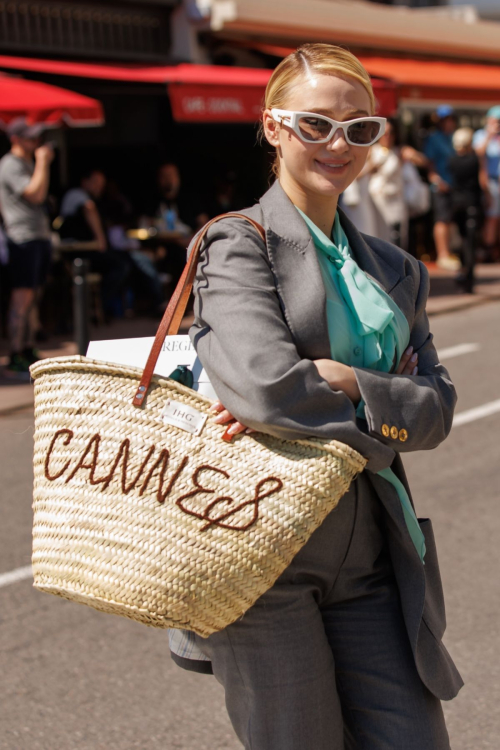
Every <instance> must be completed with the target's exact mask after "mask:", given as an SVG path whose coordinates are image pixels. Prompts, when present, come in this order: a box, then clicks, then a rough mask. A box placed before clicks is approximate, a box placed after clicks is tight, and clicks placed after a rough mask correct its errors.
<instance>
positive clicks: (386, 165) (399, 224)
mask: <svg viewBox="0 0 500 750" xmlns="http://www.w3.org/2000/svg"><path fill="white" fill-rule="evenodd" d="M369 166H370V169H371V178H370V185H369V192H370V195H371V197H372V199H373V202H374V203H375V205H376V206H377V208H378V210H379V211H380V213H381V214H382V217H383V219H384V221H385V223H386V224H387V226H388V228H389V235H390V241H391V242H393V243H394V244H395V245H398V246H399V247H403V246H404V247H406V236H407V228H408V227H407V223H408V211H407V207H406V203H405V195H404V187H405V186H404V178H403V162H402V160H401V157H400V154H399V149H397V148H396V141H395V131H394V125H393V124H392V123H391V122H387V123H386V126H385V132H384V134H383V135H382V136H381V137H380V139H379V140H378V142H377V143H375V145H374V146H373V148H372V149H371V152H370V158H369Z"/></svg>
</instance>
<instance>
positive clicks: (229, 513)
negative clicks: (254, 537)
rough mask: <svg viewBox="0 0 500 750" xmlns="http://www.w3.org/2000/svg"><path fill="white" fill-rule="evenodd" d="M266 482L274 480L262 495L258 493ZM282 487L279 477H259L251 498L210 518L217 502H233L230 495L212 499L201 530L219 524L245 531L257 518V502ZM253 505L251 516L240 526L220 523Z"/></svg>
mask: <svg viewBox="0 0 500 750" xmlns="http://www.w3.org/2000/svg"><path fill="white" fill-rule="evenodd" d="M267 482H275V483H276V484H275V486H274V487H273V488H272V489H270V490H268V491H267V492H264V493H263V494H262V495H261V494H260V489H261V487H263V486H264V485H265V484H266V483H267ZM282 488H283V482H282V481H281V479H277V478H276V477H266V478H265V479H261V481H260V482H258V484H257V486H256V488H255V494H254V496H253V498H252V500H247V501H246V502H244V503H240V504H239V505H237V506H236V508H232V509H231V510H228V511H227V512H226V513H224V514H223V515H222V516H218V517H217V518H210V511H211V510H212V508H214V507H215V506H216V505H217V504H218V503H219V502H222V501H224V502H227V503H228V505H230V504H231V503H232V502H233V499H232V498H231V497H220V498H217V499H216V500H213V501H212V502H211V503H209V504H208V505H207V507H206V508H205V513H204V517H205V518H207V519H208V523H207V524H205V526H202V527H201V531H206V529H209V528H210V526H213V525H214V524H215V525H216V526H220V527H221V528H223V529H232V530H233V531H246V530H247V529H249V528H250V527H251V526H253V525H254V523H256V522H257V520H258V518H259V503H260V501H261V500H263V499H264V498H265V497H270V496H271V495H274V493H275V492H279V491H280V490H281V489H282ZM252 504H253V506H254V510H253V516H252V518H251V519H250V521H248V522H247V523H246V524H243V525H242V526H235V525H232V524H229V523H222V521H224V520H225V519H226V518H229V517H230V516H233V515H234V514H235V513H238V511H240V510H241V509H242V508H245V507H246V506H247V505H252Z"/></svg>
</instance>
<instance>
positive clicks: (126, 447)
mask: <svg viewBox="0 0 500 750" xmlns="http://www.w3.org/2000/svg"><path fill="white" fill-rule="evenodd" d="M155 447H156V446H154V445H152V446H151V447H150V448H149V450H148V452H147V453H146V458H145V459H144V460H143V462H142V463H141V465H140V466H139V469H138V471H137V474H136V475H135V477H134V479H132V481H131V482H130V483H129V484H127V471H128V461H129V457H130V440H129V439H128V438H125V440H123V441H122V443H121V444H120V447H119V449H118V453H117V454H116V458H115V460H114V462H113V465H112V466H111V469H110V471H109V474H108V475H107V476H105V477H103V478H102V479H101V480H99V481H101V482H102V483H103V485H102V489H103V490H105V489H107V488H108V487H109V485H110V483H111V481H112V479H113V476H114V474H115V471H116V469H117V467H118V465H119V463H120V461H122V471H121V487H122V492H123V494H124V495H128V493H129V492H130V490H133V489H134V487H135V486H136V484H137V482H138V481H139V479H140V478H141V475H142V472H143V471H144V469H145V468H146V464H147V463H148V461H149V459H150V458H151V456H152V455H153V453H154V451H155ZM122 459H123V460H122Z"/></svg>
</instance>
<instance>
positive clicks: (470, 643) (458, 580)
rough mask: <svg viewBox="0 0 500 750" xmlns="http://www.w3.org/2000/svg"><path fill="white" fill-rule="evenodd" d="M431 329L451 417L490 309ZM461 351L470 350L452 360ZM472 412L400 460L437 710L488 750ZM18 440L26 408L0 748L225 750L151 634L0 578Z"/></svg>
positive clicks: (468, 743)
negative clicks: (446, 689) (446, 673)
mask: <svg viewBox="0 0 500 750" xmlns="http://www.w3.org/2000/svg"><path fill="white" fill-rule="evenodd" d="M432 322H433V329H434V333H435V339H436V345H437V346H438V349H439V350H440V351H444V353H445V355H447V356H446V357H445V358H444V360H443V361H444V362H445V363H446V364H447V366H448V367H449V369H450V371H451V373H452V376H453V378H454V381H455V383H456V385H457V389H458V392H459V404H458V409H457V412H458V413H463V412H468V410H470V409H473V408H474V407H479V406H481V405H484V404H490V403H492V402H495V401H498V399H500V383H499V378H498V373H499V371H500V304H498V303H494V304H489V305H484V306H482V307H478V308H476V309H473V310H468V311H464V312H457V313H453V314H450V315H446V316H442V317H438V318H434V319H433V321H432ZM463 344H475V345H476V346H479V348H478V349H477V350H476V351H470V347H469V351H467V347H465V350H466V351H464V352H463V353H462V354H459V353H457V350H456V348H455V347H457V346H458V345H463ZM450 347H452V349H451V350H450ZM458 351H459V350H458ZM453 354H454V356H450V355H453ZM473 417H474V414H472V415H471V421H469V422H466V423H464V424H460V425H458V426H456V427H454V428H453V430H452V433H451V436H450V437H449V439H448V440H447V441H446V443H444V444H443V445H442V446H440V447H439V448H438V449H437V450H435V451H433V452H431V453H424V452H420V453H416V454H412V455H410V456H408V457H407V459H406V461H405V463H406V466H407V469H408V474H409V478H410V484H411V486H412V488H413V494H414V497H415V501H416V503H417V508H418V513H419V515H420V516H431V517H432V519H433V522H434V529H435V534H436V538H437V542H438V549H439V553H440V561H441V568H442V574H443V579H444V585H445V594H446V600H447V611H448V630H447V637H446V643H447V645H448V648H449V649H450V651H451V652H452V654H453V656H454V657H455V660H456V661H457V663H458V665H459V668H460V670H461V671H462V674H463V676H464V678H465V681H466V686H465V688H464V689H463V690H462V692H461V693H460V695H459V697H458V698H457V699H456V700H454V701H453V702H451V703H449V704H446V705H445V711H446V716H447V720H448V726H449V730H450V734H451V738H452V748H453V750H497V748H498V747H499V742H500V741H499V737H500V709H499V706H500V687H499V686H500V661H499V658H498V654H499V651H500V643H499V641H500V635H499V634H500V628H499V616H500V600H499V586H498V578H499V576H498V573H499V569H498V555H497V550H498V547H499V545H500V508H499V499H500V497H499V495H500V488H499V484H500V483H499V448H498V446H499V443H500V412H499V411H497V412H496V414H495V413H492V414H491V415H489V416H484V417H482V418H475V419H474V418H473ZM32 435H33V415H32V413H31V412H30V411H26V412H21V413H17V414H16V415H11V416H9V417H3V418H0V513H1V519H2V520H1V525H0V651H1V664H2V666H1V682H0V750H73V749H78V750H100V749H101V748H102V749H104V748H106V750H132V748H140V749H141V750H143V749H145V748H148V750H160V749H161V750H238V748H240V745H239V743H238V742H237V740H236V739H235V737H234V735H233V732H232V729H231V727H230V724H229V721H228V719H227V717H226V714H225V709H224V696H223V692H222V689H221V688H220V686H219V685H218V684H217V683H216V682H215V680H214V679H213V678H212V677H208V676H202V675H195V674H190V673H186V672H183V671H182V670H179V669H178V668H177V667H176V666H175V665H174V664H173V663H172V662H171V661H170V658H169V655H168V649H167V637H166V634H165V633H164V632H163V631H157V630H152V629H150V628H146V627H144V626H142V625H136V624H134V623H132V622H130V621H128V620H125V619H123V618H119V617H114V616H111V615H104V614H101V613H98V612H94V611H93V610H91V609H90V608H87V607H82V606H79V605H76V604H73V603H70V602H66V601H63V600H61V599H58V598H56V597H51V596H48V595H46V594H41V593H39V592H37V591H36V590H34V589H33V588H32V585H31V581H30V580H29V579H24V580H19V581H17V582H12V583H10V584H8V585H6V584H5V583H2V580H3V581H5V579H2V574H4V573H7V572H9V571H15V570H18V569H19V568H22V567H24V566H26V565H28V564H29V562H30V532H31V451H32ZM304 750H314V748H304ZM394 750H404V749H400V748H397V749H396V748H395V749H394ZM436 750H440V749H438V748H436Z"/></svg>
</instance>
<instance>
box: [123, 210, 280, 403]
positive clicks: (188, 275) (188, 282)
mask: <svg viewBox="0 0 500 750" xmlns="http://www.w3.org/2000/svg"><path fill="white" fill-rule="evenodd" d="M226 218H236V219H244V220H245V221H248V222H249V223H250V224H251V225H252V226H253V227H254V229H256V230H257V232H258V233H259V234H260V236H261V238H262V240H263V242H264V244H265V243H266V232H265V230H264V227H262V226H261V225H260V224H259V223H258V222H256V221H254V220H253V219H250V218H249V217H248V216H245V215H244V214H238V213H227V214H221V215H220V216H216V217H215V218H214V219H212V220H211V221H209V222H208V223H207V224H205V226H204V227H203V229H202V230H201V231H200V233H199V234H198V236H197V237H196V241H195V243H194V245H193V249H192V250H191V253H190V255H189V259H188V261H187V263H186V267H185V268H184V271H183V273H182V276H181V278H180V279H179V283H178V284H177V287H176V288H175V292H174V293H173V295H172V297H171V298H170V301H169V303H168V306H167V309H166V310H165V314H164V315H163V318H162V319H161V322H160V325H159V326H158V330H157V332H156V336H155V340H154V342H153V346H152V347H151V351H150V353H149V357H148V361H147V362H146V367H145V368H144V372H143V373H142V378H141V382H140V384H139V387H138V389H137V391H136V394H135V396H134V400H133V401H132V403H133V405H134V406H142V404H143V403H144V401H145V399H146V394H147V392H148V389H149V386H150V384H151V378H152V377H153V372H154V369H155V367H156V363H157V361H158V357H159V356H160V352H161V348H162V346H163V342H164V341H165V338H166V337H167V336H175V335H176V334H177V332H178V330H179V326H180V324H181V321H182V318H183V317H184V313H185V311H186V306H187V303H188V300H189V295H190V294H191V291H192V289H193V283H194V278H195V275H196V267H197V265H198V260H199V257H200V253H201V248H202V243H203V240H204V239H205V235H206V234H207V232H208V230H209V229H210V227H211V226H212V224H215V222H216V221H220V220H221V219H226Z"/></svg>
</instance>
